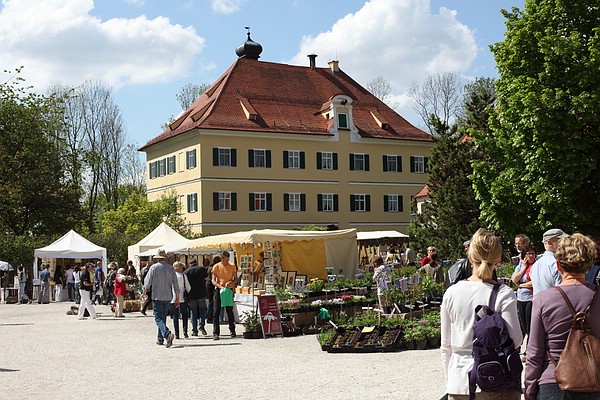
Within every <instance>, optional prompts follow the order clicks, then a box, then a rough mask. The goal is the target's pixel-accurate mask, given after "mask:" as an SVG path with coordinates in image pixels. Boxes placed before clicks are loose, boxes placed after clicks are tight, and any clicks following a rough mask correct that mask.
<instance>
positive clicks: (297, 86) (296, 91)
mask: <svg viewBox="0 0 600 400" xmlns="http://www.w3.org/2000/svg"><path fill="white" fill-rule="evenodd" d="M340 94H343V95H346V96H349V97H351V98H352V99H353V101H352V117H353V123H354V125H355V126H356V127H357V129H358V132H359V134H360V135H361V136H362V137H367V138H382V139H400V140H416V141H431V140H432V139H431V137H430V135H429V134H427V133H425V132H423V131H422V130H420V129H418V128H416V127H414V126H412V125H411V124H410V123H408V122H407V121H406V120H405V119H404V118H402V117H401V116H400V115H398V114H397V113H396V112H395V111H394V110H392V109H391V108H390V107H388V106H387V105H385V103H383V102H382V101H380V100H379V99H378V98H377V97H375V96H373V95H372V94H371V93H370V92H369V91H367V90H366V89H365V88H363V87H362V86H360V85H359V84H358V83H356V82H355V81H354V80H353V79H352V78H350V77H349V76H348V75H346V74H345V73H344V72H343V71H342V70H339V71H337V72H336V73H333V72H332V71H331V69H330V68H315V69H312V68H310V67H300V66H294V65H287V64H277V63H271V62H265V61H258V60H251V59H247V58H238V59H237V60H236V61H235V62H234V63H233V64H232V65H231V66H230V67H229V68H228V69H227V71H225V73H224V74H223V75H222V76H221V77H220V78H219V79H217V81H216V82H215V83H213V84H212V85H211V87H210V88H209V89H208V90H207V91H206V92H205V93H204V94H203V95H202V96H200V97H199V98H198V99H197V100H196V101H195V102H194V104H193V105H192V106H191V107H190V108H189V109H187V110H186V111H185V112H183V113H182V114H181V116H180V117H179V118H178V119H177V120H176V121H174V122H173V123H172V124H171V126H170V129H169V130H167V131H165V132H163V133H161V134H160V135H158V136H156V137H155V138H154V139H152V140H150V141H149V142H148V143H146V144H145V145H144V146H142V148H141V149H140V150H144V149H145V148H147V147H149V146H151V145H153V144H156V143H159V142H162V141H164V140H167V139H169V138H172V137H175V136H177V135H180V134H183V133H185V132H188V131H190V130H192V129H227V130H239V131H253V132H276V133H290V134H309V135H323V136H330V135H332V133H331V132H330V131H329V130H328V128H329V127H330V125H331V123H330V121H329V123H328V121H327V120H326V119H325V118H324V117H323V115H321V114H320V111H322V108H323V107H328V105H329V101H330V100H331V99H332V98H333V97H334V96H336V95H340ZM378 121H379V123H378ZM382 122H383V128H382V127H380V125H382V124H381V123H382ZM384 128H385V129H384Z"/></svg>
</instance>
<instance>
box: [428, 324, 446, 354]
mask: <svg viewBox="0 0 600 400" xmlns="http://www.w3.org/2000/svg"><path fill="white" fill-rule="evenodd" d="M425 328H427V329H426V330H427V345H428V346H429V348H431V349H436V348H438V347H440V340H441V337H442V331H441V328H439V327H437V326H426V327H425Z"/></svg>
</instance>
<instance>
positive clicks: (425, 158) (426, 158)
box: [423, 157, 429, 172]
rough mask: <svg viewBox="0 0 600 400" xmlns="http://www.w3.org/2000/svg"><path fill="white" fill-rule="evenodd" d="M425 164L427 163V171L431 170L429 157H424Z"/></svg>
mask: <svg viewBox="0 0 600 400" xmlns="http://www.w3.org/2000/svg"><path fill="white" fill-rule="evenodd" d="M423 164H425V172H429V157H423Z"/></svg>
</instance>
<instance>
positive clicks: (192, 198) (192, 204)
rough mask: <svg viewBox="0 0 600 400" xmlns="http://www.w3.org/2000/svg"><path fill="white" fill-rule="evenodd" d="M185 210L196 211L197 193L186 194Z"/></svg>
mask: <svg viewBox="0 0 600 400" xmlns="http://www.w3.org/2000/svg"><path fill="white" fill-rule="evenodd" d="M187 209H188V210H187V212H188V213H195V212H198V193H189V194H188V195H187Z"/></svg>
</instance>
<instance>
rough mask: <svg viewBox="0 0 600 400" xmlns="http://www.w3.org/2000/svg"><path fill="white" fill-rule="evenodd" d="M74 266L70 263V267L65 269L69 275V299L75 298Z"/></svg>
mask: <svg viewBox="0 0 600 400" xmlns="http://www.w3.org/2000/svg"><path fill="white" fill-rule="evenodd" d="M73 272H74V271H73V267H72V266H71V265H69V268H67V270H66V271H65V275H66V276H67V294H68V295H69V301H73V300H75V277H74V276H73Z"/></svg>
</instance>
